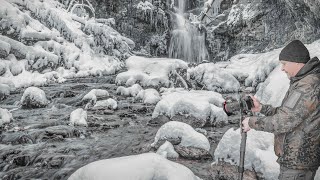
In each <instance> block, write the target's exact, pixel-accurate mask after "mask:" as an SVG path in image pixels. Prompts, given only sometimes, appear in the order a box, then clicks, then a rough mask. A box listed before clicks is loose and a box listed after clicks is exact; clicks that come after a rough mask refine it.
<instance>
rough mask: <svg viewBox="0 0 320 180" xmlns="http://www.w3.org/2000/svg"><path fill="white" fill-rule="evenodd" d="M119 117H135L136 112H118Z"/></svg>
mask: <svg viewBox="0 0 320 180" xmlns="http://www.w3.org/2000/svg"><path fill="white" fill-rule="evenodd" d="M119 117H120V118H125V117H127V118H131V119H137V115H136V114H132V113H125V112H124V113H120V114H119Z"/></svg>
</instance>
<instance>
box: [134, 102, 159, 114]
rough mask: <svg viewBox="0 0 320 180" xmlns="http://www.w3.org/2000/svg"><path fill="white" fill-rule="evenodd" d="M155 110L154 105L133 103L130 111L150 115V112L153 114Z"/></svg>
mask: <svg viewBox="0 0 320 180" xmlns="http://www.w3.org/2000/svg"><path fill="white" fill-rule="evenodd" d="M153 110H154V106H146V105H142V104H141V105H140V104H138V105H132V106H131V108H130V110H129V111H130V112H132V113H136V114H138V113H139V114H144V115H148V114H152V112H153Z"/></svg>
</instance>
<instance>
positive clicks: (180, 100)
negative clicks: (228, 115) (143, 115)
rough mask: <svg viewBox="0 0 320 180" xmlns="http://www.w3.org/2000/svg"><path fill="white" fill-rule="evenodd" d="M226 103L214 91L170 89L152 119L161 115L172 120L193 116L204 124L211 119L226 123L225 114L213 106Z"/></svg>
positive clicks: (163, 95) (165, 92) (163, 94)
mask: <svg viewBox="0 0 320 180" xmlns="http://www.w3.org/2000/svg"><path fill="white" fill-rule="evenodd" d="M224 101H225V100H224V99H223V97H222V95H221V94H219V93H216V92H212V91H201V90H191V91H186V90H173V89H168V90H167V91H164V92H163V93H162V100H161V101H159V102H158V104H157V105H156V107H155V109H154V111H153V113H152V118H156V117H158V116H159V115H166V116H168V117H170V118H172V117H173V116H175V115H177V114H185V115H187V116H188V115H192V116H194V117H195V118H197V119H198V120H202V121H204V123H205V122H206V120H207V119H210V118H211V119H212V120H213V119H215V120H216V121H224V120H225V115H224V114H223V113H224V112H221V111H219V110H218V109H216V108H212V106H218V107H221V106H222V103H223V102H224ZM204 123H203V124H204Z"/></svg>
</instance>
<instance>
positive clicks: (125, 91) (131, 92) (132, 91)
mask: <svg viewBox="0 0 320 180" xmlns="http://www.w3.org/2000/svg"><path fill="white" fill-rule="evenodd" d="M141 90H142V87H141V86H140V85H139V84H134V85H132V86H130V87H128V88H126V87H123V86H119V87H118V88H117V91H116V93H117V94H119V95H122V96H132V97H136V96H137V94H138V93H139V92H140V91H141Z"/></svg>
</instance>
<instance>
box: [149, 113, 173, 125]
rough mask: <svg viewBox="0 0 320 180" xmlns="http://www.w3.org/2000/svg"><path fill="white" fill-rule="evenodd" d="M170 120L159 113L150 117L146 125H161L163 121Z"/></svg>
mask: <svg viewBox="0 0 320 180" xmlns="http://www.w3.org/2000/svg"><path fill="white" fill-rule="evenodd" d="M169 121H170V118H169V117H167V116H165V115H160V116H158V117H156V118H153V119H151V120H150V121H149V122H148V125H149V126H162V125H164V124H165V123H167V122H169Z"/></svg>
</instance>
